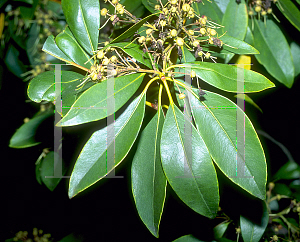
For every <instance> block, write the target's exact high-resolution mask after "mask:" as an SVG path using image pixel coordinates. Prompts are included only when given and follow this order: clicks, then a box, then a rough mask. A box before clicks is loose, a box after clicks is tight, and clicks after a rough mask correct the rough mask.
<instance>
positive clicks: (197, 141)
mask: <svg viewBox="0 0 300 242" xmlns="http://www.w3.org/2000/svg"><path fill="white" fill-rule="evenodd" d="M161 159H162V164H163V169H164V172H165V174H166V177H167V179H168V182H169V183H170V185H171V186H172V188H173V189H174V191H175V192H176V193H177V195H178V196H179V198H180V199H181V200H182V201H183V202H184V203H185V204H187V205H188V206H189V207H190V208H191V209H193V210H194V211H195V212H197V213H199V214H201V215H203V216H206V217H209V218H213V217H214V216H215V214H216V212H217V210H218V205H219V188H218V180H217V176H216V171H215V168H214V165H213V163H212V160H211V157H210V154H209V152H208V150H207V147H206V145H205V143H204V142H203V140H202V137H201V136H200V134H199V133H198V131H197V130H196V129H195V127H194V126H193V124H192V123H191V121H190V120H188V119H187V117H185V115H184V114H183V113H182V112H181V111H180V110H179V108H178V107H177V106H175V105H174V104H172V103H171V104H170V106H169V109H168V111H167V115H166V120H165V122H164V126H163V132H162V138H161Z"/></svg>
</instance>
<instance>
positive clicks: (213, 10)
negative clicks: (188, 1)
mask: <svg viewBox="0 0 300 242" xmlns="http://www.w3.org/2000/svg"><path fill="white" fill-rule="evenodd" d="M192 6H193V8H194V10H195V12H196V13H197V14H198V15H200V16H202V15H206V16H207V17H208V18H209V20H210V21H213V22H215V23H217V24H221V20H222V17H223V13H222V11H221V10H220V8H219V7H218V5H217V4H216V3H215V2H208V1H207V2H205V4H203V3H201V2H200V3H193V5H192Z"/></svg>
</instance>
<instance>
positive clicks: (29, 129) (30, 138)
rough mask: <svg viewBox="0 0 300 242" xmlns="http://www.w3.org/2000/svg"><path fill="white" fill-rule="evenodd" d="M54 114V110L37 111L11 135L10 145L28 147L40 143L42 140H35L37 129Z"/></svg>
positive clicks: (12, 146)
mask: <svg viewBox="0 0 300 242" xmlns="http://www.w3.org/2000/svg"><path fill="white" fill-rule="evenodd" d="M52 115H53V110H52V109H51V110H47V111H45V112H40V113H37V115H35V116H34V117H33V118H32V119H30V120H29V121H28V122H27V123H24V124H23V125H22V126H21V127H20V128H19V129H18V130H17V131H16V132H15V133H14V135H13V136H12V137H11V139H10V142H9V147H11V148H27V147H31V146H35V145H38V144H39V143H40V142H38V141H36V140H35V135H36V130H37V128H38V127H39V125H40V124H41V123H42V122H43V121H44V120H46V119H47V118H49V117H50V116H52Z"/></svg>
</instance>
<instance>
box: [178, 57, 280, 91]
mask: <svg viewBox="0 0 300 242" xmlns="http://www.w3.org/2000/svg"><path fill="white" fill-rule="evenodd" d="M176 67H180V68H188V69H190V70H194V71H195V72H196V75H197V76H199V77H200V78H201V79H202V80H203V81H205V82H207V83H209V84H210V85H212V86H214V87H217V88H219V89H221V90H224V91H227V92H241V90H237V89H238V84H239V85H242V86H244V92H245V93H247V92H259V91H262V90H265V89H267V88H271V87H274V86H275V85H274V84H273V83H272V82H271V81H270V80H269V79H267V78H266V77H264V76H263V75H261V74H259V73H257V72H254V71H251V70H246V69H245V70H244V82H243V83H240V80H238V79H237V73H238V68H237V67H236V66H232V65H226V64H218V63H209V62H200V61H196V62H191V63H185V64H181V65H176ZM181 72H182V71H181Z"/></svg>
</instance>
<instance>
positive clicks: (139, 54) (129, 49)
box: [105, 42, 152, 69]
mask: <svg viewBox="0 0 300 242" xmlns="http://www.w3.org/2000/svg"><path fill="white" fill-rule="evenodd" d="M109 46H112V47H117V48H120V49H122V50H123V51H124V52H125V53H126V54H127V55H129V56H131V57H133V58H134V59H136V60H137V61H138V62H140V63H142V64H144V65H145V66H147V67H149V68H150V69H152V64H151V61H150V59H149V58H148V53H144V52H143V51H142V50H141V49H140V46H139V45H137V44H134V43H130V42H121V43H113V44H109V45H107V46H105V48H107V47H109Z"/></svg>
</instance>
